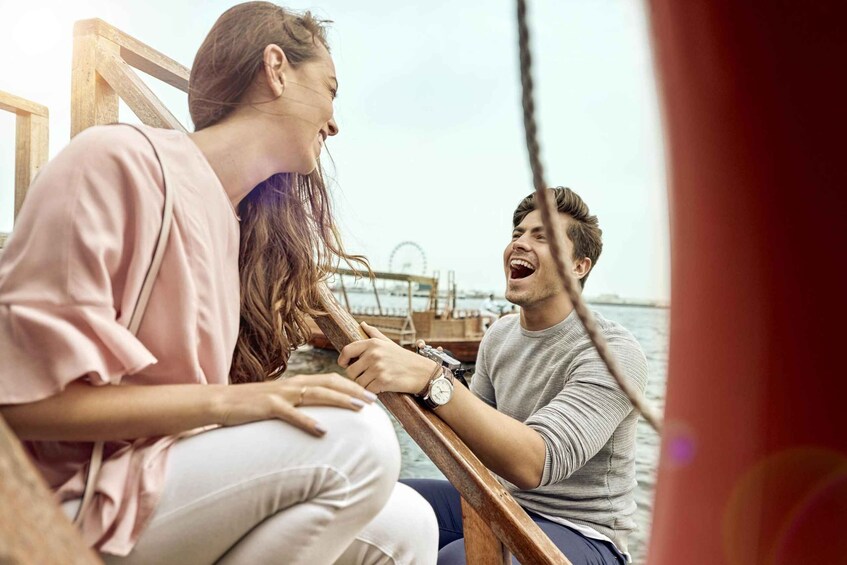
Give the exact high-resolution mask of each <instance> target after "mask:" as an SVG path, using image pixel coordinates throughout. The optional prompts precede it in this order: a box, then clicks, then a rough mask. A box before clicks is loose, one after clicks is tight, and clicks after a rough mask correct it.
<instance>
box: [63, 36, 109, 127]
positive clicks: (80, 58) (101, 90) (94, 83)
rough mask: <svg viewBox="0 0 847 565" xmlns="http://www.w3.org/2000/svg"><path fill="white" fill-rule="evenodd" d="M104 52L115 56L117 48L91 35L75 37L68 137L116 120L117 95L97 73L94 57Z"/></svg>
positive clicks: (95, 58) (105, 40)
mask: <svg viewBox="0 0 847 565" xmlns="http://www.w3.org/2000/svg"><path fill="white" fill-rule="evenodd" d="M74 29H75V30H76V27H75V28H74ZM104 51H105V52H109V53H112V54H117V53H119V52H120V47H118V45H117V44H115V43H113V42H111V41H109V40H107V39H103V38H99V37H97V35H95V34H93V33H84V34H76V33H75V34H74V49H73V66H72V69H71V137H73V136H75V135H76V134H78V133H79V132H81V131H82V130H84V129H86V128H88V127H91V126H95V125H102V124H112V123H115V122H117V121H118V95H117V93H116V92H115V91H114V89H112V87H111V86H109V84H108V83H107V82H106V81H105V80H104V79H103V77H101V76H100V75H99V74H98V73H97V54H98V52H104Z"/></svg>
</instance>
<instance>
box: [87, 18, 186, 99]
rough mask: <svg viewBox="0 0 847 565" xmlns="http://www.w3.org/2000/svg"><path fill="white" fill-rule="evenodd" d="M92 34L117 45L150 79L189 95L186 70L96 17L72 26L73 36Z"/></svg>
mask: <svg viewBox="0 0 847 565" xmlns="http://www.w3.org/2000/svg"><path fill="white" fill-rule="evenodd" d="M86 35H93V36H99V37H102V38H104V39H106V40H108V41H109V42H111V43H113V44H115V45H117V46H118V51H119V53H120V56H121V57H122V58H123V60H124V61H126V62H127V63H128V64H129V65H130V66H132V67H135V68H136V69H138V70H139V71H142V72H144V73H147V74H148V75H150V76H151V77H153V78H157V79H159V80H161V81H162V82H165V83H167V84H170V85H171V86H174V87H176V88H178V89H180V90H182V91H183V92H188V77H189V72H190V71H189V69H188V67H185V66H183V65H181V64H179V63H177V62H176V61H174V60H173V59H171V58H170V57H168V56H166V55H164V54H162V53H160V52H159V51H156V50H155V49H153V48H152V47H149V46H147V45H145V44H144V43H142V42H141V41H139V40H137V39H135V38H134V37H132V36H131V35H128V34H126V33H124V32H122V31H121V30H119V29H117V28H115V27H112V26H110V25H109V24H107V23H106V22H104V21H103V20H101V19H99V18H93V19H90V20H81V21H78V22H76V24H74V37H75V38H76V37H79V36H86Z"/></svg>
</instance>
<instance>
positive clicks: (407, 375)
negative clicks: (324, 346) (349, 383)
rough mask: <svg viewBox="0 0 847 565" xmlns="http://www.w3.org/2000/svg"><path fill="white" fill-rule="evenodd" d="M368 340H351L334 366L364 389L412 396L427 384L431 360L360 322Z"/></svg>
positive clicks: (431, 365) (434, 365) (432, 364)
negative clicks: (339, 366) (337, 365)
mask: <svg viewBox="0 0 847 565" xmlns="http://www.w3.org/2000/svg"><path fill="white" fill-rule="evenodd" d="M362 329H363V330H365V333H366V334H368V336H369V337H370V339H366V340H362V341H354V342H353V343H351V344H349V345H347V346H346V347H345V348H344V349H342V350H341V355H339V356H338V364H339V365H341V366H342V367H345V368H346V371H345V372H346V373H347V376H348V377H350V378H351V379H352V380H354V381H356V382H357V383H358V384H359V385H361V386H362V387H364V388H365V389H366V390H369V391H370V392H373V393H375V394H379V393H380V392H389V391H391V392H408V393H411V394H416V393H418V392H420V391H421V390H422V389H423V388H424V387H425V386H426V385H427V383H428V382H429V378H430V376H432V374H433V372H434V371H435V368H436V363H435V361H432V360H430V359H427V358H426V357H422V356H420V355H417V354H416V353H413V352H411V351H409V350H407V349H403V348H402V347H400V346H399V345H397V344H396V343H394V342H393V341H391V340H390V339H388V338H387V337H385V336H384V335H383V334H382V332H380V331H379V330H378V329H376V328H374V327H372V326H369V325H368V324H366V323H365V322H362Z"/></svg>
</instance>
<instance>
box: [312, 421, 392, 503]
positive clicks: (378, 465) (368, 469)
mask: <svg viewBox="0 0 847 565" xmlns="http://www.w3.org/2000/svg"><path fill="white" fill-rule="evenodd" d="M307 411H308V412H309V414H310V416H312V417H313V418H315V419H316V420H317V421H319V422H321V423H322V424H324V425H325V427H326V429H327V433H326V435H325V436H324V437H323V438H321V439H320V440H318V442H319V443H323V442H326V444H327V448H330V449H332V450H339V451H340V452H341V453H343V454H344V462H343V465H344V468H345V473H347V475H348V479H349V480H350V482H351V484H352V485H354V487H355V485H359V486H361V487H363V488H366V489H367V490H368V492H369V496H371V497H373V499H374V501H375V502H378V504H379V505H380V507H381V505H382V504H384V503H385V501H386V500H388V497H389V496H390V495H391V491H392V489H393V488H394V483H395V482H396V481H397V477H398V476H399V474H400V446H399V444H398V443H397V434H396V433H395V431H394V427H393V426H392V425H391V420H390V419H389V418H388V416H387V415H386V413H385V411H384V410H383V409H382V408H381V407H379V406H377V405H367V406H365V407H364V408H362V409H361V410H359V411H358V412H350V411H346V410H339V409H337V408H322V407H314V408H309V409H307ZM330 446H331V447H330Z"/></svg>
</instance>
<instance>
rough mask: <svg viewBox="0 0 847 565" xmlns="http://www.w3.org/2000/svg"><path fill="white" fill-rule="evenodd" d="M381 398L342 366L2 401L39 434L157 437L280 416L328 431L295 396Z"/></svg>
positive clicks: (350, 401) (22, 428)
mask: <svg viewBox="0 0 847 565" xmlns="http://www.w3.org/2000/svg"><path fill="white" fill-rule="evenodd" d="M304 391H305V394H303V392H304ZM301 396H302V398H301ZM375 398H376V397H375V396H374V395H372V394H371V393H369V392H367V391H365V390H364V389H363V388H362V387H361V386H359V385H357V384H356V383H354V382H352V381H350V380H348V379H345V378H344V377H342V376H340V375H335V374H329V375H299V376H296V377H291V378H287V379H284V380H277V381H268V382H264V383H253V384H242V385H199V384H197V385H190V384H186V385H159V386H130V385H122V386H92V385H89V384H87V383H83V382H77V383H73V384H71V385H70V386H68V387H67V388H66V389H65V390H64V391H62V392H61V393H59V394H56V395H54V396H51V397H49V398H46V399H44V400H39V401H37V402H31V403H28V404H17V405H4V406H0V414H2V416H3V418H4V419H5V420H6V422H7V423H8V424H9V426H10V427H11V428H12V430H14V432H15V433H16V434H17V436H18V437H19V438H21V439H23V440H33V441H97V440H118V439H134V438H140V437H155V436H162V435H172V434H177V433H180V432H184V431H187V430H191V429H194V428H199V427H202V426H207V425H222V426H234V425H238V424H245V423H248V422H255V421H259V420H268V419H272V418H276V419H280V420H284V421H286V422H289V423H290V424H292V425H294V426H297V427H298V428H301V429H303V430H304V431H307V432H309V433H311V434H313V435H318V436H320V435H323V433H324V430H323V428H321V426H320V424H319V423H318V422H316V421H314V420H313V419H312V418H310V417H309V416H307V415H306V414H305V413H303V412H302V411H300V410H298V409H297V408H296V407H295V404H298V405H303V406H338V407H341V408H348V409H351V410H358V409H360V408H361V407H362V406H363V405H364V403H365V402H373V400H374V399H375Z"/></svg>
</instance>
